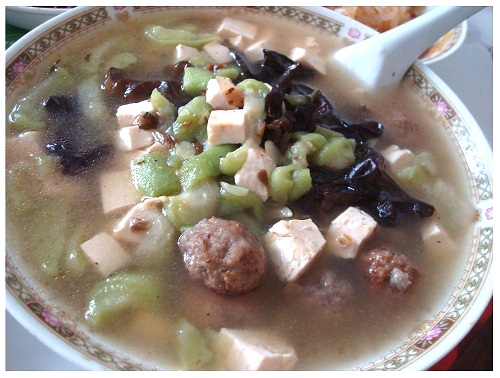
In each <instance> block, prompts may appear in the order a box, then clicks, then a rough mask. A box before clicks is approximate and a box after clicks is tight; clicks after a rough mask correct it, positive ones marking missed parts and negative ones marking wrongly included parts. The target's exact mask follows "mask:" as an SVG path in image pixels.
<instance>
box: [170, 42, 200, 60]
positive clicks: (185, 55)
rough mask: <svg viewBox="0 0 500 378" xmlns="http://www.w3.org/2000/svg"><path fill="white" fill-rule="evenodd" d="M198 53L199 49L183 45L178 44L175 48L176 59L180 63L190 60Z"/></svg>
mask: <svg viewBox="0 0 500 378" xmlns="http://www.w3.org/2000/svg"><path fill="white" fill-rule="evenodd" d="M198 53H199V51H198V49H196V48H194V47H191V46H186V45H182V44H178V45H177V46H175V57H176V59H177V61H178V62H180V61H181V60H189V59H190V58H191V57H193V56H194V55H196V54H198Z"/></svg>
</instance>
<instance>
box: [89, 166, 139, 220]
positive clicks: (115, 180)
mask: <svg viewBox="0 0 500 378" xmlns="http://www.w3.org/2000/svg"><path fill="white" fill-rule="evenodd" d="M99 184H100V189H101V201H102V208H103V211H104V214H108V213H111V212H114V211H118V210H122V209H124V208H128V207H130V206H132V205H135V204H136V203H139V201H140V200H141V196H140V195H139V192H138V191H137V190H136V189H135V187H134V184H133V183H132V174H131V173H130V169H128V170H124V171H116V172H106V173H103V174H102V175H101V177H100V182H99Z"/></svg>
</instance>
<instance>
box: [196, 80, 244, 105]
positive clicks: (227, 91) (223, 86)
mask: <svg viewBox="0 0 500 378" xmlns="http://www.w3.org/2000/svg"><path fill="white" fill-rule="evenodd" d="M205 97H206V101H207V103H209V104H210V106H212V108H214V109H215V110H233V109H238V108H241V107H243V92H242V91H241V90H240V89H238V88H236V86H235V85H234V83H233V82H232V81H231V79H229V78H227V77H221V76H217V77H215V78H214V79H210V80H209V81H208V85H207V92H206V94H205Z"/></svg>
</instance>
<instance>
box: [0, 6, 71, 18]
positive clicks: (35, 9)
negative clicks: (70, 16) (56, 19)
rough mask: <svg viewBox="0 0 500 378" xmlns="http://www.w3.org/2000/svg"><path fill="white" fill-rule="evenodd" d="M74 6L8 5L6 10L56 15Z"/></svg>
mask: <svg viewBox="0 0 500 378" xmlns="http://www.w3.org/2000/svg"><path fill="white" fill-rule="evenodd" d="M70 9H72V8H70V7H62V8H54V7H35V6H17V5H16V6H6V7H5V12H6V13H9V12H12V13H14V12H17V13H24V14H33V15H47V16H54V15H58V14H60V13H64V12H66V11H68V10H70Z"/></svg>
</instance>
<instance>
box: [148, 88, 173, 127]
mask: <svg viewBox="0 0 500 378" xmlns="http://www.w3.org/2000/svg"><path fill="white" fill-rule="evenodd" d="M151 105H153V108H154V109H155V110H156V111H157V112H158V114H159V115H160V117H161V118H162V120H163V121H164V122H172V121H173V120H174V119H175V114H176V109H175V106H174V104H172V103H171V102H170V101H169V100H168V99H167V98H166V97H165V96H163V95H162V94H161V93H160V92H159V91H158V89H156V88H155V89H153V92H151Z"/></svg>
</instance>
